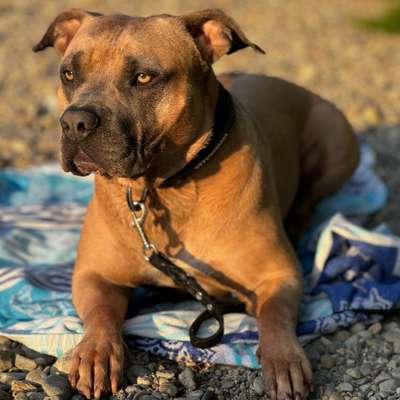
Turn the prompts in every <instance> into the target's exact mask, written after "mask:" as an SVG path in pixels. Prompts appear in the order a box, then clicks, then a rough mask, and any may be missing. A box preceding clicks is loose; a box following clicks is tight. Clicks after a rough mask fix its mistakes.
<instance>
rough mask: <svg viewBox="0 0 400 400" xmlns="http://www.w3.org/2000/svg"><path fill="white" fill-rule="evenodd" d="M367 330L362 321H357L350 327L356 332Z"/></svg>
mask: <svg viewBox="0 0 400 400" xmlns="http://www.w3.org/2000/svg"><path fill="white" fill-rule="evenodd" d="M364 330H365V325H364V324H363V323H362V322H357V323H355V324H354V325H352V326H351V327H350V332H351V333H353V334H355V333H358V332H362V331H364Z"/></svg>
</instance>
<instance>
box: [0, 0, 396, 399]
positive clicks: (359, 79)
mask: <svg viewBox="0 0 400 400" xmlns="http://www.w3.org/2000/svg"><path fill="white" fill-rule="evenodd" d="M390 3H391V2H390V1H389V0H388V1H386V0H352V1H351V2H350V1H348V0H329V1H327V0H323V1H321V0H297V1H287V0H253V1H252V2H251V3H250V2H240V1H235V0H220V1H206V0H204V1H200V0H185V1H183V0H170V1H153V2H144V1H142V2H135V4H133V3H132V1H131V0H114V1H113V2H111V1H106V0H104V1H102V0H80V1H79V2H76V1H72V0H71V1H69V0H58V1H57V2H55V1H44V0H30V1H29V2H28V1H26V0H15V1H13V3H11V2H9V1H8V0H0V59H1V60H6V62H1V63H0V96H1V101H0V167H4V166H14V167H26V166H27V165H30V164H37V163H42V162H44V161H49V160H54V159H55V158H57V152H58V150H57V147H58V131H59V130H58V126H57V105H56V99H55V95H54V91H55V82H56V75H57V57H56V56H55V54H54V52H52V51H47V52H44V53H41V54H40V55H39V54H33V53H31V51H30V48H31V47H32V45H33V44H35V41H37V40H39V38H40V36H41V34H42V33H43V32H44V30H45V29H46V28H47V25H48V23H49V22H50V21H51V19H52V18H53V17H54V16H55V15H56V14H57V13H59V12H60V11H62V10H64V9H65V8H68V7H71V6H76V5H77V4H79V6H80V7H82V8H85V9H89V10H96V11H101V12H124V13H129V14H137V15H148V14H153V13H161V12H168V13H182V12H187V11H190V10H195V9H200V8H207V7H213V6H217V7H220V8H223V9H225V10H226V11H227V12H228V13H229V14H231V15H232V16H233V17H235V18H236V19H237V20H238V21H239V22H240V24H241V26H242V27H243V29H244V31H245V32H246V33H248V36H249V37H250V38H251V39H252V40H253V41H255V42H256V43H258V44H259V45H260V46H261V47H263V48H265V49H266V50H267V56H266V57H262V56H260V55H257V54H253V53H252V52H251V51H250V50H244V51H242V52H240V53H238V54H236V55H234V56H231V57H225V59H223V60H221V62H220V63H219V64H217V70H218V71H220V72H222V71H225V70H232V69H240V70H247V71H253V72H263V73H269V74H273V75H278V76H281V77H284V78H287V79H290V80H292V81H295V82H297V83H299V84H301V85H304V86H306V87H308V88H310V89H312V90H314V91H316V92H318V93H320V94H321V95H323V96H325V97H327V98H329V99H331V100H333V101H334V102H335V103H336V104H337V105H338V106H339V107H340V108H341V109H343V111H344V112H345V113H346V115H347V116H348V117H349V119H350V121H351V122H352V124H353V125H354V126H355V127H356V129H357V131H358V132H360V134H364V135H365V137H366V140H367V141H368V142H369V143H371V144H372V146H373V147H374V148H375V149H376V150H377V158H378V171H379V173H380V175H381V176H382V177H383V179H384V180H385V182H387V184H388V187H389V193H390V197H389V202H388V204H387V206H385V207H384V209H383V210H382V211H380V212H378V213H377V214H376V215H374V216H372V217H371V219H370V221H369V225H370V226H373V225H376V224H377V223H380V222H387V223H388V225H389V227H390V228H391V229H392V230H393V231H394V232H395V233H396V234H398V235H400V211H399V207H398V199H399V198H400V174H396V171H397V168H398V161H399V156H398V152H399V149H400V117H399V113H398V105H399V104H400V91H399V89H398V88H399V86H400V74H399V73H398V66H399V65H400V52H399V51H398V48H399V47H398V46H399V40H400V37H399V36H396V35H387V34H383V33H372V32H366V31H362V30H359V29H358V28H357V27H356V26H355V24H354V23H353V19H354V18H355V17H368V16H372V15H376V14H377V13H380V12H382V11H383V10H384V9H385V7H386V6H387V5H388V4H390ZM307 352H308V354H309V356H310V359H311V360H312V364H313V367H314V373H315V381H316V392H315V393H314V395H313V396H312V398H314V399H324V400H341V399H345V400H356V399H370V400H378V399H388V400H395V399H400V318H399V317H391V318H386V319H385V320H384V321H382V324H381V323H376V324H375V325H372V326H370V327H367V326H364V325H362V324H356V325H354V326H353V327H352V328H351V329H350V330H348V331H341V332H337V333H336V334H334V335H333V336H331V337H323V338H321V339H319V340H317V341H315V342H313V343H312V344H310V345H309V346H307ZM54 361H55V360H54V359H52V358H49V357H47V356H43V355H39V354H35V353H33V352H32V351H30V350H29V349H26V348H24V347H23V346H21V345H20V344H18V343H13V342H10V341H8V340H6V339H4V338H1V337H0V400H7V399H9V398H11V396H13V397H14V398H17V399H20V400H25V399H29V400H41V399H43V398H44V397H45V396H47V397H48V398H51V399H53V400H62V399H68V398H70V397H71V396H74V397H73V398H74V399H75V400H78V399H79V398H80V396H79V395H77V394H76V393H74V392H72V391H71V389H70V387H69V385H68V382H67V381H66V380H65V378H64V377H63V374H62V372H61V373H60V372H57V371H58V370H57V369H56V368H55V367H54V366H51V364H52V363H53V362H54ZM56 366H57V367H58V368H59V370H61V371H62V370H63V369H64V368H65V366H64V365H63V361H62V360H58V361H57V364H56ZM139 393H140V394H139ZM127 396H129V398H132V399H141V400H152V399H169V398H181V399H188V400H189V399H190V400H195V399H196V400H197V399H199V400H206V399H241V400H245V399H265V398H267V397H266V396H265V394H264V390H263V384H262V378H261V377H260V373H259V372H257V371H251V370H248V369H245V368H230V367H221V366H218V367H215V366H183V365H177V364H176V363H173V362H169V361H166V360H159V359H157V358H155V357H150V356H148V355H147V354H144V353H142V352H137V351H131V353H130V354H129V356H128V361H127V368H126V370H125V382H124V385H123V390H121V391H120V392H119V393H118V395H117V396H115V398H118V399H122V398H126V397H127Z"/></svg>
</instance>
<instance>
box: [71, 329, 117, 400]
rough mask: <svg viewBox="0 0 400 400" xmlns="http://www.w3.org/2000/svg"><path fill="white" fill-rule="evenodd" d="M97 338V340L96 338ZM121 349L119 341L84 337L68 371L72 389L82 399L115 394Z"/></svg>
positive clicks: (111, 338)
mask: <svg viewBox="0 0 400 400" xmlns="http://www.w3.org/2000/svg"><path fill="white" fill-rule="evenodd" d="M100 336H101V337H100ZM123 360H124V348H123V342H122V339H121V337H119V336H114V337H113V336H110V335H97V336H91V335H87V336H85V337H84V338H83V340H82V341H81V342H80V343H79V344H78V346H77V347H76V348H75V350H74V352H73V355H72V359H71V364H70V371H69V380H70V383H71V385H72V386H73V387H76V389H78V390H79V392H81V393H82V394H83V395H84V396H85V397H86V398H88V399H89V398H91V396H92V395H93V396H94V397H95V398H96V399H99V398H100V397H101V395H102V393H104V392H108V391H109V390H110V386H111V389H112V392H113V393H116V392H117V390H118V383H119V378H120V373H121V371H122V367H123Z"/></svg>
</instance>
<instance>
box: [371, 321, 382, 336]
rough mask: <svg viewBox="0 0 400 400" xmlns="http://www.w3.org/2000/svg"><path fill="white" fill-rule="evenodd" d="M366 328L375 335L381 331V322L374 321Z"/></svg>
mask: <svg viewBox="0 0 400 400" xmlns="http://www.w3.org/2000/svg"><path fill="white" fill-rule="evenodd" d="M368 330H369V331H370V332H371V333H372V334H373V335H377V334H378V333H380V332H381V331H382V324H381V323H380V322H375V324H372V325H371V326H370V327H369V328H368Z"/></svg>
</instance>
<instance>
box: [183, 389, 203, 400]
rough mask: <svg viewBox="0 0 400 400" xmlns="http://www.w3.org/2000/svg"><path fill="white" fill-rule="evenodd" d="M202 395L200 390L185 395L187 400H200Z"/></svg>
mask: <svg viewBox="0 0 400 400" xmlns="http://www.w3.org/2000/svg"><path fill="white" fill-rule="evenodd" d="M203 395H204V392H203V391H202V390H192V391H191V392H188V393H186V398H187V400H201V399H202V397H203Z"/></svg>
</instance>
